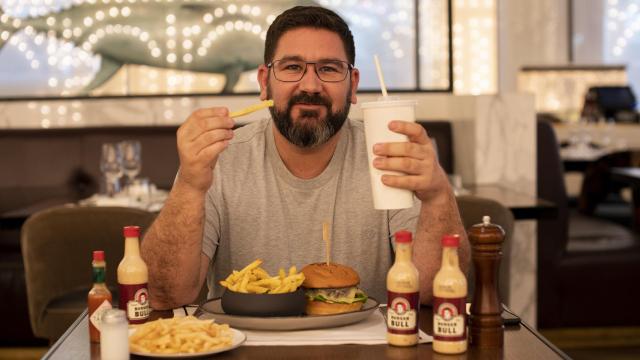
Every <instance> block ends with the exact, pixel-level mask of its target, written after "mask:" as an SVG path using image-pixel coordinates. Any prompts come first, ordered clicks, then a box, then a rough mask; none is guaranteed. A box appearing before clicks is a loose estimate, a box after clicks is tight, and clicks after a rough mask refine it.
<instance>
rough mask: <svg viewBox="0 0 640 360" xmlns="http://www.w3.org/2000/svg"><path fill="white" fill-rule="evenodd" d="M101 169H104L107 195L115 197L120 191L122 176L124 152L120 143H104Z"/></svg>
mask: <svg viewBox="0 0 640 360" xmlns="http://www.w3.org/2000/svg"><path fill="white" fill-rule="evenodd" d="M100 171H102V173H103V174H104V177H105V180H106V185H107V195H109V196H110V197H113V196H114V195H115V194H117V193H118V192H119V191H120V183H119V181H118V179H120V177H121V176H122V153H121V152H120V147H119V146H118V144H114V143H104V144H102V156H101V158H100Z"/></svg>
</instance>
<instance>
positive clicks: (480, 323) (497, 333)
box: [468, 216, 505, 348]
mask: <svg viewBox="0 0 640 360" xmlns="http://www.w3.org/2000/svg"><path fill="white" fill-rule="evenodd" d="M468 233H469V241H470V242H471V257H472V259H473V265H474V269H475V275H476V280H475V290H474V293H473V302H472V303H471V315H470V316H469V340H470V343H471V345H472V346H475V347H479V348H500V347H502V345H503V343H504V325H503V321H502V316H501V313H502V305H501V302H500V295H499V293H498V270H499V269H500V259H501V258H502V243H503V242H504V238H505V233H504V230H503V229H502V227H500V226H499V225H496V224H492V223H491V218H490V217H489V216H484V217H483V218H482V223H480V224H476V225H473V226H472V227H471V228H469V232H468Z"/></svg>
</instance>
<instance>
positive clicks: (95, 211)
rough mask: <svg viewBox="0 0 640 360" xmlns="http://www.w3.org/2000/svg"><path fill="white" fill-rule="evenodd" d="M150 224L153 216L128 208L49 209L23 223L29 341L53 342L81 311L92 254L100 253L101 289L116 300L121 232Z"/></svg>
mask: <svg viewBox="0 0 640 360" xmlns="http://www.w3.org/2000/svg"><path fill="white" fill-rule="evenodd" d="M154 218H155V214H154V213H151V212H147V211H144V210H139V209H134V208H125V207H80V206H62V207H55V208H50V209H46V210H43V211H40V212H37V213H35V214H34V215H32V216H31V217H29V218H28V219H27V221H26V222H25V223H24V226H23V227H22V232H21V247H22V257H23V261H24V267H25V278H26V285H27V302H28V305H29V319H30V322H31V328H32V330H33V333H34V335H35V336H36V337H40V338H46V339H49V341H50V342H53V341H55V340H56V339H57V338H59V337H60V336H61V335H62V334H63V333H64V331H65V330H66V329H67V328H68V327H69V326H70V325H71V324H72V323H73V321H74V320H75V319H76V318H77V317H78V316H79V315H80V313H82V311H83V310H84V309H85V308H86V307H87V293H88V292H89V289H90V288H91V286H92V272H91V256H92V255H91V254H92V251H93V250H104V251H105V257H106V262H107V274H106V283H107V285H108V286H109V288H110V289H111V291H112V294H113V298H114V299H117V290H116V289H117V276H116V269H117V266H118V263H119V262H120V260H121V259H122V256H123V254H124V239H123V236H122V228H123V227H124V226H127V225H137V226H140V227H142V229H143V231H144V230H145V229H147V228H148V227H149V226H150V225H151V223H152V221H153V219H154Z"/></svg>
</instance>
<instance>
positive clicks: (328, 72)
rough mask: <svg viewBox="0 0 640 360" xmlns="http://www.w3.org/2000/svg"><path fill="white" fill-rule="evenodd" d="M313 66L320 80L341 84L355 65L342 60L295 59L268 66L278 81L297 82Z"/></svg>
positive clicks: (271, 63)
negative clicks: (309, 66) (310, 65)
mask: <svg viewBox="0 0 640 360" xmlns="http://www.w3.org/2000/svg"><path fill="white" fill-rule="evenodd" d="M309 64H313V68H314V70H315V72H316V75H318V78H319V79H320V80H322V81H325V82H340V81H343V80H344V79H346V78H347V74H349V71H350V70H351V69H353V65H351V64H349V63H347V62H346V61H340V60H321V61H302V60H293V59H284V60H275V61H272V62H270V63H269V64H267V67H268V68H270V69H273V76H275V78H276V80H279V81H284V82H296V81H300V80H302V77H303V76H304V74H306V73H307V65H309Z"/></svg>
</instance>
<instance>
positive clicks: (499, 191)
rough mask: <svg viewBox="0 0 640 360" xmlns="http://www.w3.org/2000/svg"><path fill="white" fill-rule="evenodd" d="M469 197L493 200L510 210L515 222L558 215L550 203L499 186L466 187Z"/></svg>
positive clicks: (554, 206)
mask: <svg viewBox="0 0 640 360" xmlns="http://www.w3.org/2000/svg"><path fill="white" fill-rule="evenodd" d="M465 189H467V190H469V194H470V195H474V196H479V197H483V198H487V199H492V200H495V201H497V202H499V203H501V204H502V205H503V206H504V207H506V208H508V209H509V210H511V212H512V213H513V217H514V219H515V220H535V219H542V218H553V217H555V216H556V215H557V214H558V209H557V207H556V205H555V204H554V203H552V202H550V201H547V200H543V199H539V198H537V197H535V196H532V195H527V194H523V193H521V192H518V191H516V190H512V189H509V188H506V187H504V186H501V185H473V186H467V187H465Z"/></svg>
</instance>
